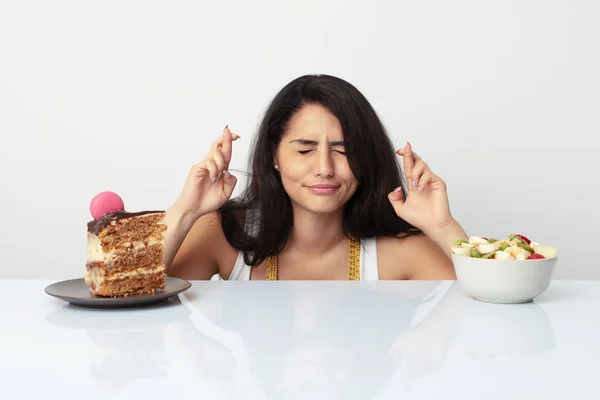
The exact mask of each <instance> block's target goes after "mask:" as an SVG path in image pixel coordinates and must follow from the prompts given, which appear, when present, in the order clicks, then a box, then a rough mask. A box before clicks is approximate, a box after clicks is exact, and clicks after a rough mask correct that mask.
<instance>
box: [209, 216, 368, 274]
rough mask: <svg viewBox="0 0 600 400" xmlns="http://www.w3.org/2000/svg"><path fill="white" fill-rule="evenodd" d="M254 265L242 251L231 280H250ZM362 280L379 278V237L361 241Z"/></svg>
mask: <svg viewBox="0 0 600 400" xmlns="http://www.w3.org/2000/svg"><path fill="white" fill-rule="evenodd" d="M248 212H250V211H248ZM251 220H252V218H246V223H245V230H246V232H250V231H253V230H254V229H253V228H254V227H253V226H250V224H249V221H251ZM251 269H252V267H251V266H249V265H247V264H246V263H245V262H244V253H243V252H242V251H240V252H239V253H238V256H237V259H236V260H235V265H234V266H233V270H232V271H231V275H230V276H229V280H230V281H235V280H238V281H249V280H250V271H251ZM211 280H223V278H222V277H221V275H220V274H216V275H214V276H213V277H212V278H211ZM360 280H361V281H378V280H379V264H378V262H377V238H375V237H373V238H368V239H362V240H361V241H360Z"/></svg>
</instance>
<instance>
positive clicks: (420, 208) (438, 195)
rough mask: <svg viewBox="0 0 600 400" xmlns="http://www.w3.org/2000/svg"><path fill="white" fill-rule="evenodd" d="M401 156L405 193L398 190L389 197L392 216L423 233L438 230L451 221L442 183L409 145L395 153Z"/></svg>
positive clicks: (452, 219)
mask: <svg viewBox="0 0 600 400" xmlns="http://www.w3.org/2000/svg"><path fill="white" fill-rule="evenodd" d="M396 153H397V154H398V155H400V156H402V158H403V163H404V175H405V177H406V182H407V186H408V193H407V194H406V196H405V197H406V198H405V200H403V197H404V196H403V193H402V188H397V189H396V190H394V191H393V192H392V193H390V194H389V196H388V197H389V199H390V202H391V203H392V206H393V207H394V210H395V211H396V214H397V215H398V216H399V217H400V218H402V219H403V220H405V221H406V222H408V223H409V224H411V225H413V226H415V227H417V228H419V229H420V230H422V231H423V232H425V233H428V232H434V231H438V230H442V229H444V228H445V227H447V226H449V225H450V224H451V223H452V222H454V218H453V217H452V214H451V213H450V205H449V203H448V194H447V192H446V184H445V183H444V181H443V180H442V179H440V177H438V176H437V175H435V174H434V173H433V172H431V170H430V169H429V166H427V164H426V163H425V161H423V160H422V159H421V157H419V156H418V155H417V154H416V153H415V152H413V151H412V148H411V145H410V143H406V146H404V148H401V149H399V150H398V151H397V152H396Z"/></svg>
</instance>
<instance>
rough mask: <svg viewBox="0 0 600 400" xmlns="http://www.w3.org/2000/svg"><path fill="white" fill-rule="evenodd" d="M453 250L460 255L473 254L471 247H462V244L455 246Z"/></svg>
mask: <svg viewBox="0 0 600 400" xmlns="http://www.w3.org/2000/svg"><path fill="white" fill-rule="evenodd" d="M452 252H453V253H454V254H458V255H459V256H470V255H471V249H469V248H468V247H462V246H453V247H452Z"/></svg>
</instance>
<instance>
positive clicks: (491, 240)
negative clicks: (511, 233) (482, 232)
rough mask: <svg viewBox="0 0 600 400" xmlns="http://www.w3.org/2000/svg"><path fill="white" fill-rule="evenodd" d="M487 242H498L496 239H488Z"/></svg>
mask: <svg viewBox="0 0 600 400" xmlns="http://www.w3.org/2000/svg"><path fill="white" fill-rule="evenodd" d="M487 241H488V242H490V243H496V242H497V241H498V239H494V238H490V239H488V240H487Z"/></svg>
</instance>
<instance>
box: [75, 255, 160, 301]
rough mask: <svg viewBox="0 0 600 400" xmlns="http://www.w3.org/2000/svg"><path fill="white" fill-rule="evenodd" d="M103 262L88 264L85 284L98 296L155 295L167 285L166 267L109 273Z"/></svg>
mask: <svg viewBox="0 0 600 400" xmlns="http://www.w3.org/2000/svg"><path fill="white" fill-rule="evenodd" d="M107 271H108V270H107V268H106V266H105V265H104V263H102V262H94V263H90V264H87V266H86V273H85V282H86V284H87V285H89V286H90V287H91V291H92V293H94V294H95V295H98V296H123V295H125V294H127V293H128V294H140V293H154V292H155V290H156V289H161V288H163V287H164V285H165V278H166V274H165V267H164V265H158V266H155V267H142V268H137V269H135V270H131V271H128V272H116V273H108V272H107Z"/></svg>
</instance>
